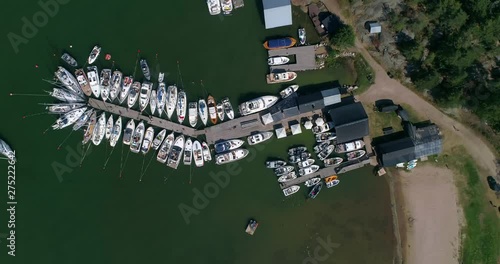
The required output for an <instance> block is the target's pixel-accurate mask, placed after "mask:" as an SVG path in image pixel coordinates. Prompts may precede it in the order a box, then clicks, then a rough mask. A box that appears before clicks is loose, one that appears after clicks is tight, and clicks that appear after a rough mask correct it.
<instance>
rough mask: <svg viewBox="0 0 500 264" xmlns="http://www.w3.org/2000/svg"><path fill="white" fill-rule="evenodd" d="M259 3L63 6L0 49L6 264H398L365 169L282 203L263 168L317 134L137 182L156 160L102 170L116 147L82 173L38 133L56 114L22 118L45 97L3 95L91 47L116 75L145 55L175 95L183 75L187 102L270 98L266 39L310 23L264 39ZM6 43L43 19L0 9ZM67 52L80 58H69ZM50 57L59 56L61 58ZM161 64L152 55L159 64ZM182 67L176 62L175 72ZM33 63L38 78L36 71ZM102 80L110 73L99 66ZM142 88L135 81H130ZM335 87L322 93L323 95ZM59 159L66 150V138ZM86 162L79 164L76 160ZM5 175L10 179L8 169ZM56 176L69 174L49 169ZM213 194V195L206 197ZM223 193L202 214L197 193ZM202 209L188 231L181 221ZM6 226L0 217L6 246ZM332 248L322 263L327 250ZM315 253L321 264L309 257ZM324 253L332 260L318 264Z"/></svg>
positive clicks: (38, 84)
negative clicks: (310, 196)
mask: <svg viewBox="0 0 500 264" xmlns="http://www.w3.org/2000/svg"><path fill="white" fill-rule="evenodd" d="M259 3H260V2H258V3H256V2H254V1H250V0H247V1H246V2H245V4H246V6H245V7H244V8H242V9H239V10H237V11H236V12H235V14H234V15H233V16H231V17H217V16H216V17H211V16H209V15H208V11H207V8H206V4H205V2H204V1H201V0H200V1H196V2H195V1H176V2H173V1H168V2H167V1H165V2H162V3H160V2H158V1H142V2H140V5H137V4H135V2H134V3H130V4H127V3H125V2H123V1H75V0H73V1H71V0H70V1H69V3H68V4H66V5H61V6H60V10H59V11H58V12H57V14H56V15H55V16H54V17H51V18H49V19H48V22H47V23H46V25H45V26H43V27H41V28H39V30H38V32H37V34H36V35H35V36H34V37H33V38H29V39H28V40H27V41H28V43H26V44H20V45H19V52H18V53H17V54H16V53H14V51H13V49H12V47H11V45H10V43H9V40H8V38H7V37H4V39H3V41H2V42H1V43H2V51H3V54H4V56H3V59H4V63H2V64H1V65H2V66H0V67H2V68H1V69H2V71H1V72H2V81H3V82H2V84H3V85H2V87H1V94H0V102H1V104H0V111H1V112H2V113H3V115H2V117H3V120H2V121H3V122H2V125H1V129H0V136H1V137H2V138H4V139H6V140H7V141H8V142H9V143H10V144H11V145H12V146H13V147H14V148H15V150H16V152H17V157H18V163H17V164H16V200H17V201H18V205H17V207H16V228H15V231H16V257H10V256H8V255H7V248H6V247H5V243H6V240H5V238H2V237H0V241H1V243H0V247H1V249H0V263H180V262H181V261H182V262H183V263H390V262H391V261H392V255H393V253H392V252H393V244H394V242H393V236H392V217H391V213H390V202H389V195H388V187H387V185H386V183H385V181H384V180H382V179H381V178H378V177H373V176H372V173H371V170H372V169H371V168H364V169H360V170H357V171H355V172H352V173H348V174H344V175H342V176H341V178H340V179H341V184H340V185H339V186H337V187H335V188H333V189H325V190H323V191H322V192H321V194H320V195H319V196H318V198H317V199H315V200H308V201H307V200H306V199H305V197H306V193H307V191H306V189H305V188H304V187H303V188H302V189H301V191H300V192H299V193H297V194H295V195H293V196H292V197H289V198H286V199H285V198H284V196H283V195H282V193H281V191H280V189H279V187H278V184H277V183H276V179H275V176H274V175H273V173H272V172H271V171H269V170H267V169H265V168H264V166H263V163H264V162H265V160H266V159H267V158H269V157H281V158H285V155H286V150H287V149H288V147H289V146H291V145H294V144H299V143H302V144H306V145H307V146H312V144H313V137H312V134H311V133H310V132H305V133H303V134H302V135H299V136H294V137H289V138H286V139H281V140H279V141H278V140H276V139H274V140H272V141H271V142H269V143H268V144H266V145H264V146H262V147H261V148H259V149H252V155H251V156H250V157H248V158H247V159H245V160H242V161H240V162H238V163H235V164H233V165H231V166H230V167H226V166H215V165H214V164H210V165H208V166H205V167H204V168H202V169H198V168H193V169H192V171H190V169H189V168H186V167H185V166H183V165H180V169H179V170H177V171H174V170H171V169H167V168H166V167H165V166H162V165H160V164H159V163H157V162H156V161H155V160H154V158H153V160H152V162H151V165H150V166H149V168H148V170H147V173H146V175H145V176H144V178H143V181H142V182H139V176H140V171H141V167H142V164H143V162H144V167H146V166H147V164H148V163H149V161H150V158H151V157H152V153H150V154H149V155H147V156H146V158H143V156H142V155H134V154H130V155H129V157H128V160H127V162H126V164H125V170H124V173H123V174H122V178H120V177H119V176H120V164H121V159H122V158H123V159H125V157H127V154H126V153H128V151H125V152H124V154H123V155H121V150H122V147H121V146H118V147H117V148H116V149H115V150H114V152H113V153H112V155H111V158H110V160H109V163H108V164H107V167H106V169H105V170H104V169H103V165H104V162H105V160H106V159H107V158H108V156H109V154H110V152H111V148H110V147H109V146H108V147H107V146H105V144H102V145H101V146H98V147H94V146H93V147H92V148H91V149H90V150H89V153H88V155H87V156H86V157H85V159H84V162H83V166H82V167H80V166H79V165H78V164H79V157H76V158H71V157H69V158H68V155H70V154H71V153H73V152H72V150H74V151H77V152H78V149H79V148H80V147H79V142H80V141H81V136H82V133H81V132H75V133H72V134H71V135H70V134H69V133H70V132H69V130H68V129H65V130H62V131H48V132H47V133H45V134H43V132H44V131H45V130H46V129H47V128H48V127H49V126H50V125H51V124H52V123H53V122H54V120H55V117H54V116H50V115H36V116H29V117H27V118H26V119H23V118H22V116H24V115H28V114H33V113H38V112H42V111H43V107H42V106H40V105H38V103H42V102H50V101H51V99H50V98H49V97H23V96H13V97H10V96H8V94H9V93H11V92H13V93H29V94H40V93H42V90H48V89H50V88H51V86H50V85H49V84H47V83H45V82H43V81H42V80H41V79H49V78H51V76H52V73H53V71H54V70H55V69H56V66H57V65H59V64H61V63H62V62H61V61H60V60H59V59H58V57H59V56H60V54H61V52H62V51H63V50H67V51H69V52H70V53H71V54H72V55H73V56H74V57H75V58H77V60H78V61H79V62H80V64H81V63H82V62H83V61H84V60H85V59H86V58H87V55H88V52H89V51H90V49H91V48H92V46H93V45H95V44H96V43H97V44H99V45H101V46H102V47H103V53H110V54H111V55H112V60H113V61H115V64H114V66H115V67H118V68H120V69H121V70H122V71H124V72H125V73H127V74H132V73H133V71H134V64H135V61H136V58H137V50H138V49H140V50H141V56H142V57H145V58H146V59H148V61H149V63H150V67H151V69H152V71H153V73H154V75H156V74H157V73H158V72H159V71H164V72H167V79H168V81H169V82H176V83H180V76H179V72H178V68H177V67H178V65H179V66H180V69H181V72H182V80H183V84H184V88H185V89H186V91H187V93H188V99H189V100H195V99H197V98H198V97H199V96H203V95H204V90H203V89H202V86H201V84H200V83H201V81H203V85H204V87H205V89H206V90H208V92H210V93H211V94H213V95H214V96H215V97H216V98H220V97H222V96H229V97H230V99H231V101H232V102H233V105H235V104H236V103H237V102H241V101H242V100H244V99H247V98H251V97H253V96H256V95H261V94H268V93H276V92H277V91H279V90H280V88H281V86H280V85H274V86H270V85H266V84H265V74H266V73H267V67H266V51H265V50H264V49H263V48H262V42H263V41H264V40H265V39H266V38H267V37H270V36H279V35H282V36H284V35H292V36H295V35H296V33H295V32H296V29H297V27H298V26H299V25H302V26H306V28H307V29H308V32H309V37H310V39H314V38H317V37H315V36H313V34H314V33H313V31H312V27H311V25H310V24H309V21H308V19H307V17H306V16H305V15H304V14H302V13H300V12H298V11H297V10H295V11H294V14H295V17H294V23H295V25H294V26H293V27H287V28H282V29H273V30H267V31H266V30H265V29H264V27H263V23H262V20H261V14H260V13H259V8H260V4H259ZM2 10H3V14H2V16H1V17H2V18H1V19H2V22H3V23H2V25H3V26H2V35H3V36H7V33H8V32H13V33H16V34H18V35H21V27H22V25H23V22H22V21H21V18H22V17H23V16H26V17H27V18H28V19H30V20H31V18H32V16H33V14H35V13H36V12H38V11H41V10H42V9H41V8H40V7H39V6H38V4H36V2H35V1H11V2H7V3H4V6H3V8H2ZM70 45H72V46H73V48H70ZM53 54H56V56H55V57H54V55H53ZM156 54H158V55H157V56H156ZM177 62H178V63H177ZM35 64H38V66H39V67H38V68H35V67H34V66H35ZM97 65H98V66H99V67H100V68H103V67H111V66H112V62H111V61H109V62H107V61H104V60H103V59H102V57H101V59H100V60H99V62H98V64H97ZM136 73H137V76H140V74H139V72H136ZM333 80H339V81H340V82H341V83H350V82H352V81H353V80H352V76H351V75H350V73H349V72H347V71H346V70H345V69H343V68H338V69H329V70H322V71H316V72H307V73H300V74H299V77H298V79H297V83H299V84H301V85H303V87H302V88H301V89H302V90H307V89H313V88H314V89H316V87H313V86H309V87H307V86H305V85H311V84H320V83H324V82H330V81H333ZM325 88H327V87H325ZM66 137H68V139H67V140H66V141H65V142H64V144H63V145H62V147H61V149H60V150H58V149H57V148H58V146H59V144H60V143H61V142H63V140H64V139H65V138H66ZM77 156H78V155H77ZM0 164H3V165H1V166H4V169H0V171H3V172H4V173H5V174H7V163H6V162H4V161H2V162H0ZM54 164H60V165H61V166H66V171H64V172H59V176H60V177H59V178H58V177H57V176H56V174H57V173H56V171H54V168H53V166H54ZM224 172H230V173H232V174H230V175H232V176H230V177H229V179H230V180H229V183H228V184H227V186H225V187H216V190H214V189H210V188H212V187H214V180H213V179H212V176H211V175H223V173H224ZM6 185H7V183H6V180H2V181H0V189H1V190H4V191H5V193H1V194H0V197H1V198H0V205H1V206H0V208H1V209H2V212H5V209H6V207H7V206H6V199H7V193H6V189H7V186H6ZM207 186H208V187H207ZM205 188H209V190H208V191H209V192H210V191H212V192H216V193H215V194H213V196H212V197H213V198H209V199H208V202H207V201H205V204H202V205H199V206H198V208H199V209H196V208H195V205H194V204H193V198H194V197H195V192H196V190H200V191H201V192H205ZM180 204H185V205H187V206H191V207H193V208H195V209H193V210H196V211H195V212H196V214H194V215H191V216H190V217H189V224H188V223H186V221H185V219H184V218H183V216H182V214H181V213H180V210H179V205H180ZM249 218H255V219H257V220H258V221H260V226H259V228H258V229H257V231H256V233H255V235H254V236H249V235H247V234H246V233H245V232H244V229H245V226H246V223H247V221H248V220H249ZM7 221H8V217H7V215H6V214H1V217H0V234H6V233H7V232H8V231H9V230H8V229H7ZM328 240H329V241H331V242H332V243H335V249H333V250H332V251H325V249H322V248H321V241H328ZM317 247H320V248H319V249H320V251H319V254H320V258H321V260H315V261H316V262H314V261H313V260H312V259H309V260H308V259H306V258H307V257H308V256H309V255H310V256H314V251H315V249H316V248H317ZM326 253H327V256H326V257H325V256H324V254H326Z"/></svg>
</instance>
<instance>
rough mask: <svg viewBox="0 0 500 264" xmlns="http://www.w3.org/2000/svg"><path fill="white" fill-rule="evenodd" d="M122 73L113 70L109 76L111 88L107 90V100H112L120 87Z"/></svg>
mask: <svg viewBox="0 0 500 264" xmlns="http://www.w3.org/2000/svg"><path fill="white" fill-rule="evenodd" d="M122 78H123V74H122V72H121V71H114V72H113V75H112V76H111V88H110V90H109V99H110V100H109V101H111V102H113V101H114V100H115V99H116V97H117V96H118V94H119V93H120V91H121V89H122Z"/></svg>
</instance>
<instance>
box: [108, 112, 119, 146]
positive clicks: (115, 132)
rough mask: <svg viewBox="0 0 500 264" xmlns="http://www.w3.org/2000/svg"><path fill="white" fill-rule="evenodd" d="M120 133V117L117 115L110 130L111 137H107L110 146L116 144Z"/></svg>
mask: <svg viewBox="0 0 500 264" xmlns="http://www.w3.org/2000/svg"><path fill="white" fill-rule="evenodd" d="M121 134H122V117H121V116H119V117H118V119H117V120H116V122H115V125H114V126H113V130H112V131H111V137H110V138H109V145H110V146H111V147H115V146H116V142H118V140H119V139H120V136H121Z"/></svg>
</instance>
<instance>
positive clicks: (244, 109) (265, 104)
mask: <svg viewBox="0 0 500 264" xmlns="http://www.w3.org/2000/svg"><path fill="white" fill-rule="evenodd" d="M277 101H278V97H276V96H272V95H265V96H261V97H258V98H255V99H253V100H250V101H247V102H244V103H242V104H240V106H239V110H240V114H241V115H249V114H254V113H257V112H260V111H262V110H264V109H267V108H269V107H271V106H273V105H274V104H275V103H276V102H277Z"/></svg>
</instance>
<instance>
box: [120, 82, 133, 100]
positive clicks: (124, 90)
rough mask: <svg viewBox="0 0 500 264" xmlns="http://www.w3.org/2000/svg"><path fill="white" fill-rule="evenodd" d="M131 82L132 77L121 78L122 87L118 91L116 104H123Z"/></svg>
mask: <svg viewBox="0 0 500 264" xmlns="http://www.w3.org/2000/svg"><path fill="white" fill-rule="evenodd" d="M133 82H134V77H132V76H127V77H125V78H123V85H122V88H121V89H120V95H119V96H118V102H120V104H123V102H124V101H125V99H127V97H128V95H129V93H130V87H132V83H133Z"/></svg>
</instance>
